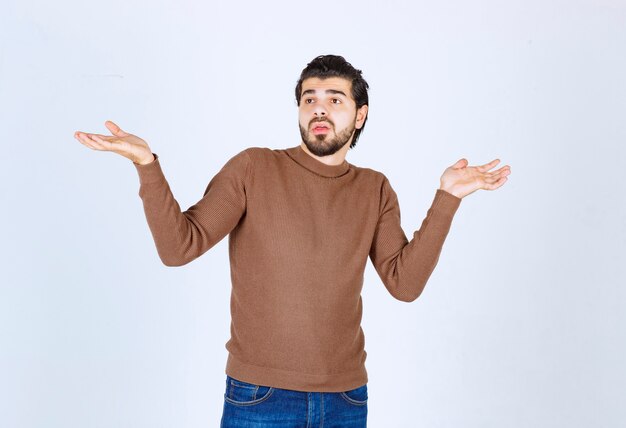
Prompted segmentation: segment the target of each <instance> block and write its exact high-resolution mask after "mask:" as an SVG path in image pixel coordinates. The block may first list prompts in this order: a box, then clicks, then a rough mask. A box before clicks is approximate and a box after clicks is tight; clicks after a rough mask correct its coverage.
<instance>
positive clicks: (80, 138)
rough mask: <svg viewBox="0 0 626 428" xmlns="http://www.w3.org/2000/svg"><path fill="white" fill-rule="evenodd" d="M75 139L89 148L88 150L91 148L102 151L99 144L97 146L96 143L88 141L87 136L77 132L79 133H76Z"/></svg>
mask: <svg viewBox="0 0 626 428" xmlns="http://www.w3.org/2000/svg"><path fill="white" fill-rule="evenodd" d="M76 138H78V141H80V142H81V143H83V144H84V145H85V146H87V147H90V148H92V149H94V150H102V148H101V147H100V144H98V143H97V142H95V141H93V140H92V139H90V138H89V137H88V136H87V134H84V133H82V132H79V133H77V136H76Z"/></svg>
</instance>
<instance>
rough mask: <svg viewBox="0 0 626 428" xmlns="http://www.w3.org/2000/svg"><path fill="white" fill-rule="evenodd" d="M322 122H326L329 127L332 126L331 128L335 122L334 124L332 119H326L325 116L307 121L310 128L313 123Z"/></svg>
mask: <svg viewBox="0 0 626 428" xmlns="http://www.w3.org/2000/svg"><path fill="white" fill-rule="evenodd" d="M322 122H328V124H329V125H330V126H331V127H333V128H334V127H335V124H334V123H333V122H332V121H330V120H328V119H327V118H325V117H321V118H319V119H313V120H311V121H310V122H309V128H310V127H311V126H312V125H313V124H314V123H322Z"/></svg>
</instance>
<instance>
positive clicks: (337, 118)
mask: <svg viewBox="0 0 626 428" xmlns="http://www.w3.org/2000/svg"><path fill="white" fill-rule="evenodd" d="M351 89H352V82H350V80H348V79H344V78H341V77H329V78H326V79H319V78H317V77H312V78H309V79H305V80H304V81H303V82H302V93H301V97H300V107H299V111H298V116H299V122H300V135H301V137H302V141H303V142H304V144H305V145H306V146H307V148H308V149H309V151H310V152H311V153H313V154H314V155H316V156H329V155H332V154H334V153H336V152H337V151H338V150H340V149H341V148H342V147H344V146H345V145H346V144H348V143H349V142H350V141H351V140H352V135H353V134H354V130H355V129H357V128H361V126H363V122H364V121H365V116H366V115H367V106H362V107H361V108H360V109H359V110H358V111H357V109H356V103H355V101H354V99H353V98H352V92H351Z"/></svg>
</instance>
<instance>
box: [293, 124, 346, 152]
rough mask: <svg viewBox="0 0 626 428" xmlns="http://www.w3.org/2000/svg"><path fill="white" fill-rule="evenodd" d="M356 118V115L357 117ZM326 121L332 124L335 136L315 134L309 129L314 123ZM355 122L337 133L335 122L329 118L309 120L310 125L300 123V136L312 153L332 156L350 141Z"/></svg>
mask: <svg viewBox="0 0 626 428" xmlns="http://www.w3.org/2000/svg"><path fill="white" fill-rule="evenodd" d="M355 118H356V117H355ZM318 122H325V123H326V124H327V125H329V126H330V128H331V129H332V131H333V133H334V134H335V137H334V138H330V136H329V135H328V134H318V135H314V134H313V133H311V132H310V131H309V130H308V129H310V128H311V125H312V124H313V123H318ZM354 128H355V127H354V124H353V125H352V126H349V127H347V128H346V129H344V130H342V131H341V132H339V134H337V133H336V132H335V124H334V123H332V122H331V121H330V120H328V119H324V120H312V121H311V122H309V127H308V128H304V127H303V126H302V125H300V136H301V137H302V141H303V142H304V144H305V145H306V147H307V148H308V149H309V151H310V152H311V153H313V154H314V155H315V156H320V157H322V156H330V155H332V154H334V153H336V152H337V151H339V150H340V149H341V148H342V147H343V146H345V145H346V144H347V143H348V141H350V139H351V138H352V134H354Z"/></svg>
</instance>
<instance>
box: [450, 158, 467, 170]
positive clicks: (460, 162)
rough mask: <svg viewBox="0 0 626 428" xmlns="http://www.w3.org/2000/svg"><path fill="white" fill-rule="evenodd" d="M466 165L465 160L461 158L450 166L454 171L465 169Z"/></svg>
mask: <svg viewBox="0 0 626 428" xmlns="http://www.w3.org/2000/svg"><path fill="white" fill-rule="evenodd" d="M467 164H468V161H467V159H465V158H461V159H459V160H458V161H457V162H456V163H455V164H454V165H452V168H454V169H460V168H465V167H466V166H467Z"/></svg>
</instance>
